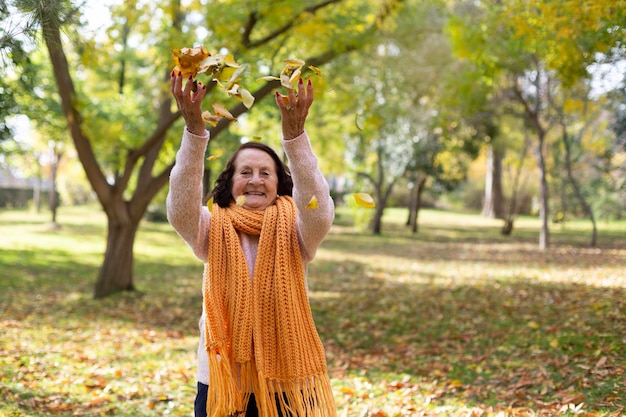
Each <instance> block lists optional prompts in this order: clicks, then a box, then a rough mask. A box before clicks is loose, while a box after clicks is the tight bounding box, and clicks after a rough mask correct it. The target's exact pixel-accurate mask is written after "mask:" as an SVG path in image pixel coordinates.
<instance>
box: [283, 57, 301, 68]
mask: <svg viewBox="0 0 626 417" xmlns="http://www.w3.org/2000/svg"><path fill="white" fill-rule="evenodd" d="M284 62H285V64H287V66H290V67H301V66H303V65H304V63H305V62H304V61H303V60H301V59H298V58H288V59H285V61H284Z"/></svg>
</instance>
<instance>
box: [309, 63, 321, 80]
mask: <svg viewBox="0 0 626 417" xmlns="http://www.w3.org/2000/svg"><path fill="white" fill-rule="evenodd" d="M308 68H309V69H310V70H311V71H313V72H314V73H315V75H317V76H318V77H319V78H322V71H321V70H320V69H319V68H317V67H315V66H313V65H309V66H308Z"/></svg>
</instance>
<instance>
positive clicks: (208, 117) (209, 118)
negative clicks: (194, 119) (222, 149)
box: [202, 110, 221, 127]
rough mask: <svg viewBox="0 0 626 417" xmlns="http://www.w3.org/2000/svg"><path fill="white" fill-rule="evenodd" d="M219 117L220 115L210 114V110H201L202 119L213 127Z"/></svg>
mask: <svg viewBox="0 0 626 417" xmlns="http://www.w3.org/2000/svg"><path fill="white" fill-rule="evenodd" d="M220 119H221V117H219V116H217V115H214V114H211V112H210V111H208V110H205V111H203V112H202V120H204V121H205V122H206V123H208V124H210V125H211V126H213V127H215V126H217V123H218V122H219V121H220Z"/></svg>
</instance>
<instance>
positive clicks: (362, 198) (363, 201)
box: [352, 193, 376, 208]
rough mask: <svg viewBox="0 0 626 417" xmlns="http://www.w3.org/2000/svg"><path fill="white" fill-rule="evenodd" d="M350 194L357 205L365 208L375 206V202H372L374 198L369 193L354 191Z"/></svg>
mask: <svg viewBox="0 0 626 417" xmlns="http://www.w3.org/2000/svg"><path fill="white" fill-rule="evenodd" d="M352 195H353V196H354V201H356V203H357V204H358V205H359V206H361V207H365V208H374V207H376V203H375V202H374V199H373V198H372V196H371V195H369V194H367V193H354V194H352Z"/></svg>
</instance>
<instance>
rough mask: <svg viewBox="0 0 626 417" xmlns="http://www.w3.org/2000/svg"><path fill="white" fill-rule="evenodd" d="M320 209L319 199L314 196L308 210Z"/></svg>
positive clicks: (307, 206)
mask: <svg viewBox="0 0 626 417" xmlns="http://www.w3.org/2000/svg"><path fill="white" fill-rule="evenodd" d="M317 207H318V205H317V197H315V196H313V197H311V200H309V203H308V204H307V205H306V208H308V209H316V208H317Z"/></svg>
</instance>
